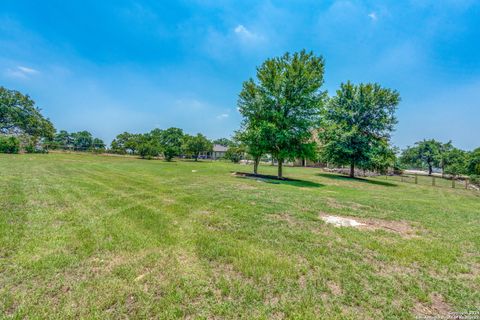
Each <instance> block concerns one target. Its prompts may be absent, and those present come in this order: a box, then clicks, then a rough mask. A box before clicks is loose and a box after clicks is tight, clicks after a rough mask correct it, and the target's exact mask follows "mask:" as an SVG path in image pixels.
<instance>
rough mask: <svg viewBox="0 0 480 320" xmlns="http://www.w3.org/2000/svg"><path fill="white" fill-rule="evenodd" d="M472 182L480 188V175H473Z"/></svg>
mask: <svg viewBox="0 0 480 320" xmlns="http://www.w3.org/2000/svg"><path fill="white" fill-rule="evenodd" d="M470 182H471V183H473V184H476V185H477V186H480V175H475V174H474V175H471V176H470Z"/></svg>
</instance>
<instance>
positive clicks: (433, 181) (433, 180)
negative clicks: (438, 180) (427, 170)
mask: <svg viewBox="0 0 480 320" xmlns="http://www.w3.org/2000/svg"><path fill="white" fill-rule="evenodd" d="M432 186H435V177H434V176H432Z"/></svg>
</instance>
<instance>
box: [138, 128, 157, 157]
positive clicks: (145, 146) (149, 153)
mask: <svg viewBox="0 0 480 320" xmlns="http://www.w3.org/2000/svg"><path fill="white" fill-rule="evenodd" d="M154 134H155V133H154ZM137 139H138V140H137V141H138V144H137V150H138V154H139V155H140V157H141V158H142V159H148V160H150V159H153V158H154V157H157V156H158V155H159V154H160V147H159V143H158V141H157V140H156V139H154V138H153V135H152V134H151V133H145V134H142V135H139V136H138V137H137Z"/></svg>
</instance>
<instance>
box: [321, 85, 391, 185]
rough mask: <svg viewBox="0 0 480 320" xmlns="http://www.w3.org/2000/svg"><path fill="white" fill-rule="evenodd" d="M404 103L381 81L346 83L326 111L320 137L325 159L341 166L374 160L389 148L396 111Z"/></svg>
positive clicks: (351, 174) (352, 175) (329, 103)
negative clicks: (378, 82) (373, 82)
mask: <svg viewBox="0 0 480 320" xmlns="http://www.w3.org/2000/svg"><path fill="white" fill-rule="evenodd" d="M399 102H400V95H399V94H398V92H397V91H394V90H390V89H386V88H382V87H381V86H380V85H378V84H370V83H369V84H360V85H354V84H352V83H351V82H347V83H342V84H341V86H340V89H339V90H337V94H336V96H335V97H333V98H331V99H330V100H329V102H328V104H327V108H326V109H325V110H324V119H323V121H322V124H323V126H322V129H323V130H320V132H319V137H320V139H321V141H322V142H323V145H322V158H323V159H325V160H327V161H328V162H332V163H335V164H337V165H349V166H350V177H352V178H353V177H354V176H355V166H356V165H361V164H367V163H371V162H372V157H373V155H375V154H376V155H377V156H378V152H380V151H382V150H384V151H386V150H388V149H386V148H385V147H384V146H385V144H388V141H389V139H390V133H391V132H392V131H393V128H394V125H395V124H396V122H397V121H396V118H395V110H396V108H397V105H398V103H399Z"/></svg>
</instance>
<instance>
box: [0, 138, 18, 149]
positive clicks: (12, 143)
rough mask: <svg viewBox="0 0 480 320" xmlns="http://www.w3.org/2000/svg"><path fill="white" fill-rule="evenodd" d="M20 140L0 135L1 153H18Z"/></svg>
mask: <svg viewBox="0 0 480 320" xmlns="http://www.w3.org/2000/svg"><path fill="white" fill-rule="evenodd" d="M19 151H20V141H19V140H18V139H17V138H16V137H6V136H0V153H18V152H19Z"/></svg>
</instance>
